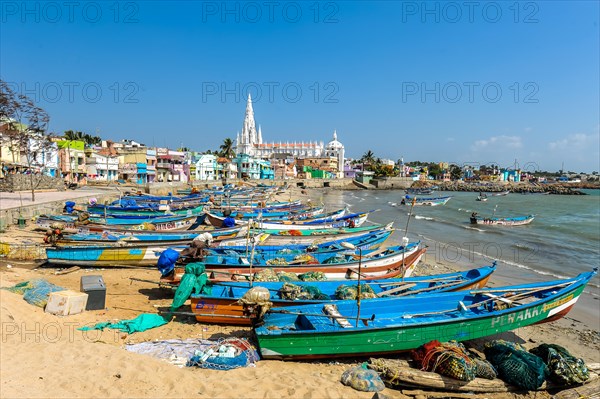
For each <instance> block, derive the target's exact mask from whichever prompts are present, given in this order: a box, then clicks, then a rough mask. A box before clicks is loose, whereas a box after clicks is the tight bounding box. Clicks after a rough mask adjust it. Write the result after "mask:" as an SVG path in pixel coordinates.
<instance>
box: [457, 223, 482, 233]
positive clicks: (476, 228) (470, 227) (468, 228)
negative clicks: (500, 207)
mask: <svg viewBox="0 0 600 399" xmlns="http://www.w3.org/2000/svg"><path fill="white" fill-rule="evenodd" d="M462 227H463V228H465V229H467V230H475V231H480V232H482V233H486V232H487V231H488V230H484V229H480V228H479V227H472V226H467V225H465V226H462Z"/></svg>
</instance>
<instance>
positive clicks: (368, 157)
mask: <svg viewBox="0 0 600 399" xmlns="http://www.w3.org/2000/svg"><path fill="white" fill-rule="evenodd" d="M360 160H361V161H362V162H363V163H368V164H372V163H373V162H374V161H375V154H374V153H373V151H371V150H368V151H367V152H365V153H364V154H363V156H362V158H360Z"/></svg>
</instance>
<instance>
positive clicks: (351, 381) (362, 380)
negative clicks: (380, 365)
mask: <svg viewBox="0 0 600 399" xmlns="http://www.w3.org/2000/svg"><path fill="white" fill-rule="evenodd" d="M341 380H342V384H344V385H346V386H349V387H352V388H354V389H356V390H357V391H363V392H379V391H383V390H384V389H385V384H384V383H383V381H382V380H381V377H379V374H377V372H376V371H375V370H371V369H368V368H367V365H366V363H363V364H362V365H360V366H355V367H352V368H349V369H348V370H346V371H344V374H342V379H341Z"/></svg>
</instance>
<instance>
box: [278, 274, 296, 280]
mask: <svg viewBox="0 0 600 399" xmlns="http://www.w3.org/2000/svg"><path fill="white" fill-rule="evenodd" d="M277 278H278V279H279V281H299V280H300V279H299V278H298V276H296V274H294V273H291V272H278V273H277Z"/></svg>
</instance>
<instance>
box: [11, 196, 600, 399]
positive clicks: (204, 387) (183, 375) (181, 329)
mask: <svg viewBox="0 0 600 399" xmlns="http://www.w3.org/2000/svg"><path fill="white" fill-rule="evenodd" d="M296 194H297V195H301V196H302V195H303V194H302V193H301V192H297V193H295V195H296ZM15 232H18V230H9V231H8V232H7V233H6V234H4V235H3V237H0V240H2V239H6V237H10V236H13V237H14V236H15V234H19V233H15ZM21 234H24V235H25V234H26V233H24V232H23V233H21ZM9 266H10V267H9ZM455 268H456V265H455V264H444V263H441V262H436V261H432V260H431V259H430V260H426V262H424V263H422V264H420V266H419V268H418V270H417V271H416V273H415V274H423V275H424V274H433V273H443V272H448V271H450V270H454V269H455ZM56 270H57V269H54V268H37V269H32V270H29V269H26V268H21V267H16V266H15V265H10V264H9V265H7V264H5V265H3V266H0V286H1V287H8V286H12V285H14V284H17V283H19V282H22V281H26V280H29V279H32V278H45V279H47V280H48V281H50V282H52V283H54V284H57V285H59V286H62V287H65V288H67V289H72V290H75V291H78V290H79V285H80V279H81V276H84V275H92V274H93V275H97V274H99V275H102V277H103V278H104V281H105V282H106V286H107V299H106V309H104V310H97V311H87V312H84V313H81V314H78V315H72V316H67V317H59V316H54V315H51V314H47V313H44V312H43V310H42V309H41V308H38V307H35V306H32V305H29V304H28V303H27V302H25V301H24V300H23V298H22V297H21V296H20V295H17V294H14V293H11V292H8V291H6V290H0V304H1V307H0V323H1V324H2V329H1V337H0V338H1V342H0V363H1V364H0V396H1V397H3V398H17V397H29V398H47V397H110V398H113V397H114V398H118V397H140V398H141V397H143V398H160V397H198V398H281V397H289V398H364V399H366V398H371V397H372V396H373V394H372V393H368V392H359V391H355V390H353V389H352V388H349V387H346V386H344V385H342V383H341V382H340V377H341V375H342V373H343V372H344V371H345V370H346V369H347V368H348V367H350V365H356V364H360V363H362V362H363V361H365V360H367V359H365V358H360V359H348V360H343V361H339V360H332V361H326V360H325V361H320V362H281V361H260V362H258V363H257V364H256V367H248V368H241V369H236V370H231V371H215V370H205V369H199V368H179V367H177V366H175V365H172V364H169V363H167V362H165V361H161V360H157V359H155V358H152V357H149V356H146V355H139V354H135V353H131V352H128V351H126V350H125V349H124V345H125V344H127V343H139V342H145V341H154V340H165V339H176V338H180V339H186V338H202V339H211V340H216V339H218V338H222V337H226V336H230V335H234V336H238V337H246V338H249V339H252V331H251V330H250V329H249V328H243V327H223V326H213V325H206V324H200V323H197V322H196V321H195V319H193V318H191V317H187V316H181V317H177V318H176V319H175V320H173V321H171V322H170V323H168V324H166V325H164V326H161V327H158V328H155V329H152V330H148V331H145V332H142V333H135V334H131V335H127V334H125V333H119V332H115V331H114V330H105V331H103V332H99V331H89V332H83V331H78V330H77V328H79V327H81V326H86V325H93V324H95V323H98V322H104V321H114V320H121V319H131V318H134V317H136V316H138V315H139V314H141V313H156V312H157V311H158V310H160V309H165V308H167V307H168V306H170V304H171V300H172V292H171V291H170V290H168V289H164V288H159V287H158V286H157V285H155V284H152V283H147V282H138V281H132V280H130V278H131V277H135V278H139V279H146V280H151V281H156V280H158V277H159V272H158V271H157V270H155V269H154V268H147V269H140V268H126V269H116V268H115V269H110V268H106V269H81V270H77V271H75V272H73V273H69V274H64V275H56V274H55V272H56ZM503 283H504V282H503V281H498V280H495V279H494V278H492V280H491V283H490V285H500V284H503ZM585 301H587V302H589V303H587V302H586V304H584V306H581V308H580V305H581V304H580V303H578V304H577V306H575V308H574V309H573V311H572V312H571V313H570V314H569V315H568V316H567V317H566V318H564V319H561V320H559V321H556V322H553V323H549V324H542V325H538V326H531V327H527V328H523V329H519V330H516V331H514V332H510V333H505V334H502V336H501V337H502V338H505V339H509V340H513V341H517V342H521V343H523V344H524V345H525V347H527V348H531V347H534V346H537V345H539V344H541V343H557V344H559V345H562V346H564V347H566V348H567V349H568V350H569V351H570V352H571V353H572V354H574V355H575V356H578V357H582V358H583V359H584V360H585V361H586V362H589V363H597V362H600V337H599V334H598V331H599V329H600V328H599V327H600V326H599V323H600V321H599V320H598V318H597V316H596V315H597V313H595V314H594V312H589V311H585V309H589V308H590V307H592V309H593V306H596V308H597V307H598V301H597V300H594V299H591V298H585ZM188 304H189V302H188ZM186 306H187V305H186ZM186 306H184V307H183V308H182V309H181V310H184V311H188V309H189V307H187V308H186ZM580 309H582V310H580ZM494 338H497V337H494ZM490 339H491V338H490ZM401 357H402V356H401ZM382 393H384V394H385V395H388V396H389V397H390V398H401V397H405V396H402V394H401V393H400V392H399V391H395V390H393V389H389V388H386V389H385V390H384V391H383V392H382ZM489 397H490V398H525V397H527V398H533V397H535V398H549V397H550V395H549V394H548V393H547V392H543V391H542V392H530V393H525V394H493V395H489Z"/></svg>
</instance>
